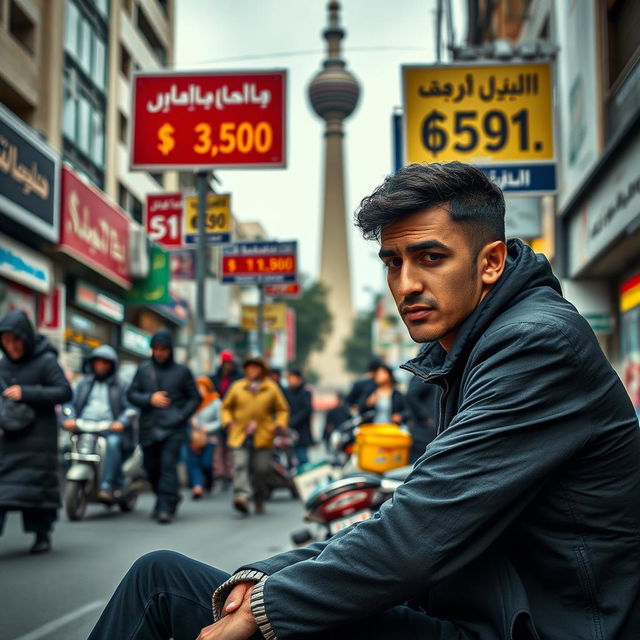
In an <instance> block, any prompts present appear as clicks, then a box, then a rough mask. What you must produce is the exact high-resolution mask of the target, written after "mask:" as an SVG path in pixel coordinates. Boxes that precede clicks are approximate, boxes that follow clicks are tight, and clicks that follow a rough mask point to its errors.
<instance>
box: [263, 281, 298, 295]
mask: <svg viewBox="0 0 640 640" xmlns="http://www.w3.org/2000/svg"><path fill="white" fill-rule="evenodd" d="M264 295H265V296H269V297H270V298H299V297H300V283H298V282H290V283H288V284H266V285H265V286H264Z"/></svg>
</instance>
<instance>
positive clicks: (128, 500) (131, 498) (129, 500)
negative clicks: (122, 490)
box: [118, 491, 138, 513]
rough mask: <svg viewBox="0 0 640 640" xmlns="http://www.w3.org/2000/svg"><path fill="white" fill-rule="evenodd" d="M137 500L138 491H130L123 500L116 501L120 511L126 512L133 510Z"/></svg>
mask: <svg viewBox="0 0 640 640" xmlns="http://www.w3.org/2000/svg"><path fill="white" fill-rule="evenodd" d="M137 501H138V492H137V491H130V492H129V493H128V494H127V496H126V497H125V498H124V499H123V500H121V501H120V502H118V506H119V507H120V511H122V512H123V513H127V512H128V511H133V510H134V509H135V508H136V502H137Z"/></svg>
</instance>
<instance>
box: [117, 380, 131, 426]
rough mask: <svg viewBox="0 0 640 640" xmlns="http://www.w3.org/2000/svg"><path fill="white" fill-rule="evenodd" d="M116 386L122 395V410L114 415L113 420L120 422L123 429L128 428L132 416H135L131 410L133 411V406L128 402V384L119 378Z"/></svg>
mask: <svg viewBox="0 0 640 640" xmlns="http://www.w3.org/2000/svg"><path fill="white" fill-rule="evenodd" d="M118 387H119V388H120V394H121V396H122V410H121V411H120V414H119V415H118V416H116V420H115V421H116V422H121V423H122V424H123V425H124V428H125V429H130V428H131V427H132V426H133V418H134V416H135V414H134V413H133V411H135V408H134V407H133V405H132V404H131V403H130V402H129V397H128V392H129V389H128V385H127V384H126V383H125V382H123V381H121V380H120V381H119V382H118Z"/></svg>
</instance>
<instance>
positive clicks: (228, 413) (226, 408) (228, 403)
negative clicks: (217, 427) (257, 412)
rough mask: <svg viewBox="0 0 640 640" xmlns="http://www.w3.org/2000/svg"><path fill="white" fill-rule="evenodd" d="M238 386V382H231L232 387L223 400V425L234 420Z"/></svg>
mask: <svg viewBox="0 0 640 640" xmlns="http://www.w3.org/2000/svg"><path fill="white" fill-rule="evenodd" d="M236 388H237V385H236V383H235V382H233V383H231V387H229V390H228V391H227V393H226V395H225V397H224V399H223V400H222V413H221V415H220V420H221V422H222V426H223V427H224V426H226V425H228V424H230V423H231V422H233V409H234V407H235V405H236Z"/></svg>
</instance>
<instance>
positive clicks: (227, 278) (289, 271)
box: [221, 241, 298, 285]
mask: <svg viewBox="0 0 640 640" xmlns="http://www.w3.org/2000/svg"><path fill="white" fill-rule="evenodd" d="M297 255H298V243H297V242H296V241H293V242H241V243H237V244H234V245H231V246H229V247H225V248H224V249H223V250H222V270H221V271H222V282H224V283H226V284H256V285H257V284H282V283H284V282H295V281H296V280H297V263H298V259H297Z"/></svg>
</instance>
